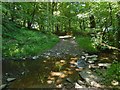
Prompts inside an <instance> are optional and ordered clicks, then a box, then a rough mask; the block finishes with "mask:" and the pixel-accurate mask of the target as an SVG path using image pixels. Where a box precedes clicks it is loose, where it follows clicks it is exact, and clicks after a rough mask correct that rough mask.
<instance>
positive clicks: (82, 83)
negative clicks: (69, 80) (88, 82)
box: [77, 80, 85, 85]
mask: <svg viewBox="0 0 120 90" xmlns="http://www.w3.org/2000/svg"><path fill="white" fill-rule="evenodd" d="M77 83H78V84H79V85H85V83H84V82H83V81H81V80H78V81H77Z"/></svg>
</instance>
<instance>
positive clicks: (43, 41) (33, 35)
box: [2, 26, 59, 58]
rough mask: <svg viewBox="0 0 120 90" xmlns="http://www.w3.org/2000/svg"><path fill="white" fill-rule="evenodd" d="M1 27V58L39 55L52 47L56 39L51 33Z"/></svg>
mask: <svg viewBox="0 0 120 90" xmlns="http://www.w3.org/2000/svg"><path fill="white" fill-rule="evenodd" d="M8 29H9V28H7V27H3V38H2V56H3V58H20V57H28V56H34V55H39V54H40V53H42V52H44V51H45V50H48V49H50V48H52V47H53V46H54V45H55V44H56V43H57V42H58V41H59V39H58V37H57V36H55V35H53V34H44V33H41V32H39V31H34V30H28V29H25V28H17V27H15V26H14V27H12V29H9V30H8Z"/></svg>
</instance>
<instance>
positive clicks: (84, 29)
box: [83, 18, 85, 30]
mask: <svg viewBox="0 0 120 90" xmlns="http://www.w3.org/2000/svg"><path fill="white" fill-rule="evenodd" d="M83 30H85V21H84V18H83Z"/></svg>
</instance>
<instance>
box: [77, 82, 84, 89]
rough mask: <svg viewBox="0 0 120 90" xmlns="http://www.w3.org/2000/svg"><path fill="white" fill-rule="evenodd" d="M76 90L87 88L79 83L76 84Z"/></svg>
mask: <svg viewBox="0 0 120 90" xmlns="http://www.w3.org/2000/svg"><path fill="white" fill-rule="evenodd" d="M75 88H79V89H80V88H85V86H83V85H79V84H78V83H75Z"/></svg>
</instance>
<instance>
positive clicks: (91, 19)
mask: <svg viewBox="0 0 120 90" xmlns="http://www.w3.org/2000/svg"><path fill="white" fill-rule="evenodd" d="M95 26H96V24H95V18H94V16H93V15H91V16H90V28H95Z"/></svg>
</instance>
